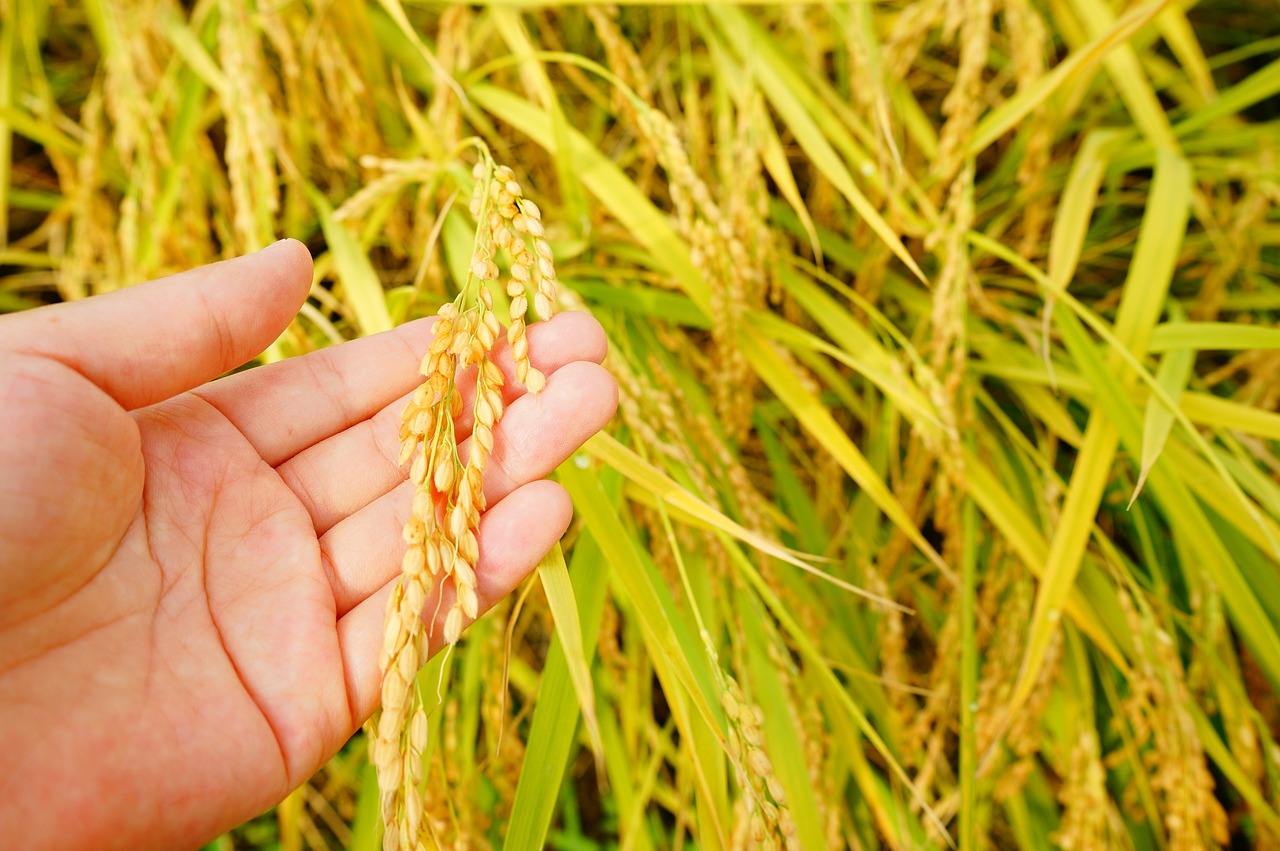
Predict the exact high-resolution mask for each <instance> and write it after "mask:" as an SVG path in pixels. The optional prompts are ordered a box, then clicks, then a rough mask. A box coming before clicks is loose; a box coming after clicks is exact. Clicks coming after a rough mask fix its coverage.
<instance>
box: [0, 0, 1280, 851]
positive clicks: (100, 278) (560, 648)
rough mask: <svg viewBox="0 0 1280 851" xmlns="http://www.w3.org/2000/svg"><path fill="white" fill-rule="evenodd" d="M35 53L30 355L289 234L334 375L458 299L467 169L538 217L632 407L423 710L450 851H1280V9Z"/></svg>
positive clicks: (355, 768)
mask: <svg viewBox="0 0 1280 851" xmlns="http://www.w3.org/2000/svg"><path fill="white" fill-rule="evenodd" d="M0 10H2V11H3V15H4V24H3V27H2V28H0V310H18V309H24V308H27V307H31V306H34V305H36V304H39V303H45V302H48V301H54V300H59V299H75V298H80V297H83V296H85V295H88V294H92V293H95V292H100V291H104V290H110V289H113V288H116V287H119V286H123V285H128V284H130V283H134V282H137V281H141V280H145V279H148V278H151V277H155V276H158V275H162V274H165V273H168V272H171V271H175V270H178V269H182V268H186V267H190V266H193V265H196V264H199V263H204V262H208V261H210V260H213V259H216V258H219V257H223V256H230V255H234V254H238V253H241V252H243V251H247V250H251V249H254V248H257V247H259V246H260V245H261V244H263V243H264V242H265V241H267V240H269V239H270V238H272V237H274V236H292V237H297V238H300V239H303V240H304V241H306V242H307V243H308V244H309V245H310V246H311V248H312V249H313V252H314V253H315V254H316V257H317V264H316V285H315V287H314V288H313V291H312V294H311V297H310V299H309V301H308V304H307V306H306V308H304V310H303V312H302V313H301V314H300V316H299V318H298V319H297V320H296V321H295V323H294V325H293V326H292V327H291V328H290V330H289V332H288V333H286V334H285V335H284V336H283V337H282V338H281V339H280V340H279V341H277V343H276V344H275V346H273V347H272V349H271V350H269V352H268V353H267V354H266V355H265V357H266V358H278V357H288V356H294V355H299V354H303V353H305V352H307V351H311V350H314V349H316V348H319V347H322V346H325V345H330V344H332V343H333V342H335V341H339V340H342V339H347V338H351V337H355V336H359V335H361V334H365V333H373V332H376V331H378V330H381V329H384V328H386V327H389V326H390V324H391V323H392V322H393V318H394V320H399V319H401V318H408V317H415V316H420V315H425V314H428V313H430V312H432V311H433V310H434V309H435V308H436V307H437V306H438V305H439V304H440V303H441V302H442V301H444V300H447V299H450V298H451V297H452V293H453V291H454V290H455V288H456V282H457V281H458V279H459V275H462V276H464V277H465V274H466V271H465V270H466V264H467V262H468V261H467V257H468V252H469V234H470V232H471V223H470V222H469V220H468V217H467V215H466V214H465V213H464V212H463V211H462V209H461V207H462V206H465V205H458V204H456V201H455V199H456V198H457V197H459V196H460V197H463V198H465V197H467V196H468V194H469V192H470V185H469V180H470V178H469V177H468V174H469V165H468V163H467V162H466V161H465V155H464V153H463V152H464V150H465V148H464V146H463V144H462V142H463V140H464V139H465V138H466V137H468V136H471V135H479V136H481V137H483V138H484V139H485V141H486V142H487V143H488V145H489V146H490V147H491V148H492V150H493V151H494V152H495V155H496V156H497V158H498V159H499V160H501V161H503V162H507V163H509V164H511V165H512V166H513V167H515V168H516V169H517V171H518V172H519V173H520V175H519V177H520V181H521V183H522V185H523V186H525V187H526V189H528V190H529V192H530V195H531V196H532V197H534V198H536V200H537V203H538V204H539V205H541V207H542V210H543V211H544V219H545V221H546V222H547V223H548V238H549V239H550V240H551V242H552V245H553V248H554V250H555V253H556V257H557V267H558V268H559V269H560V274H561V279H562V280H561V283H562V284H563V287H564V289H565V290H566V293H567V294H566V296H565V298H566V301H567V302H568V304H567V305H566V306H567V307H569V308H572V309H580V310H589V311H591V312H592V313H593V314H594V315H596V316H597V317H598V318H599V320H600V321H601V323H602V324H603V325H604V326H605V328H606V331H607V333H608V335H609V338H610V343H611V354H610V359H609V362H608V364H607V365H608V366H609V367H610V368H611V369H612V370H613V371H614V373H615V374H616V375H617V376H618V378H619V382H620V384H621V387H622V407H621V413H620V416H619V418H618V420H617V421H616V423H615V424H614V425H613V426H611V428H610V430H609V432H608V434H607V435H604V436H601V437H599V438H596V439H595V440H593V441H591V442H590V443H589V444H588V445H587V446H586V447H585V448H584V450H583V451H582V452H581V453H580V454H579V455H578V456H577V457H575V458H574V459H572V460H571V461H570V463H569V464H567V465H566V466H565V468H564V469H562V470H561V471H559V472H558V473H557V476H558V478H559V480H560V481H561V482H562V483H563V484H564V485H565V486H566V488H568V490H569V491H570V493H571V494H572V496H573V497H574V500H575V503H576V505H577V510H578V513H577V519H576V521H575V523H574V525H573V527H572V528H571V530H570V533H569V535H568V536H567V537H566V539H565V541H564V542H563V545H564V554H565V557H567V562H568V570H567V572H566V570H565V561H564V558H560V557H558V556H555V557H552V558H550V559H549V560H548V561H547V562H545V563H544V566H543V569H542V570H541V571H540V573H541V574H542V577H543V582H544V583H546V587H547V589H548V590H549V591H551V592H552V593H551V600H550V602H549V603H548V601H547V600H546V598H545V596H544V595H543V593H542V592H541V590H540V588H538V587H536V586H533V587H530V588H528V589H526V591H527V594H526V596H525V597H524V599H525V602H524V604H523V605H520V606H517V605H515V604H514V603H513V602H511V601H508V602H507V603H505V604H503V605H502V606H499V607H498V609H497V610H496V611H495V612H494V613H493V614H491V615H489V616H488V617H486V618H484V619H482V620H481V621H480V622H479V623H477V624H476V625H475V626H474V627H473V628H472V629H471V630H470V631H469V633H468V635H467V636H466V638H465V639H464V640H463V642H462V643H461V644H460V645H459V647H458V648H457V650H456V651H455V652H454V654H453V655H452V656H450V657H449V658H448V659H447V660H445V659H437V660H436V661H435V662H433V663H432V665H431V666H429V667H428V668H427V669H426V671H425V672H424V673H423V674H422V675H421V678H420V680H419V684H420V687H422V688H424V689H425V690H426V693H429V694H434V693H435V689H436V688H437V686H439V688H440V705H438V706H437V707H436V709H435V710H434V712H433V714H432V716H431V733H430V747H429V752H428V753H427V754H426V755H425V756H424V759H425V760H426V761H427V767H426V772H425V773H426V776H427V777H428V781H427V782H428V784H430V787H431V788H432V789H434V790H437V793H438V794H437V795H436V806H435V807H434V809H433V811H432V812H431V813H429V818H430V819H431V820H432V824H433V827H434V829H435V831H436V835H437V837H438V839H439V841H440V843H441V844H442V845H444V846H448V847H455V846H456V847H462V846H467V847H475V846H493V847H498V846H502V847H507V848H511V849H534V848H542V847H556V848H575V849H576V848H601V847H619V848H629V849H649V848H665V847H678V846H681V845H684V844H686V843H689V844H693V845H695V846H696V847H699V848H706V849H716V848H738V847H744V846H754V845H756V844H766V845H772V846H774V847H778V846H781V847H805V848H821V847H845V846H849V847H863V848H873V847H880V846H882V845H883V846H888V847H899V848H908V847H922V846H928V847H946V846H948V845H954V846H958V847H960V848H965V849H969V848H978V847H1000V848H1004V847H1013V846H1020V847H1029V848H1030V847H1044V845H1045V844H1047V843H1055V844H1058V845H1061V846H1062V847H1071V848H1095V847H1107V848H1133V849H1147V848H1163V847H1171V848H1200V847H1219V846H1224V845H1226V844H1228V843H1233V844H1235V845H1237V846H1242V845H1247V844H1250V843H1252V844H1254V845H1256V846H1258V847H1267V846H1270V845H1274V844H1276V843H1280V815H1277V810H1278V809H1280V762H1278V761H1277V760H1278V757H1277V754H1278V753H1280V751H1278V750H1277V748H1276V745H1275V738H1276V737H1277V735H1280V700H1277V688H1278V687H1280V602H1278V601H1280V571H1278V566H1280V522H1278V519H1280V457H1278V455H1277V450H1278V449H1280V415H1278V414H1277V413H1276V409H1277V407H1278V405H1280V336H1278V332H1277V331H1276V330H1275V328H1274V327H1273V326H1274V325H1275V322H1276V317H1277V313H1278V312H1280V212H1278V210H1280V106H1278V105H1277V104H1280V100H1278V99H1277V96H1278V95H1280V58H1277V57H1280V29H1277V26H1278V24H1277V21H1280V14H1277V12H1278V11H1280V9H1278V8H1277V7H1276V6H1275V4H1274V3H1268V2H1259V3H1252V4H1246V3H1235V2H1227V0H1213V1H1212V2H1203V3H1199V4H1195V3H1173V2H1163V1H1162V0H1148V2H1132V3H1120V2H1109V1H1108V0H1053V2H1039V0H998V2H997V0H973V2H949V0H916V2H892V3H890V2H885V3H871V2H859V3H853V4H822V3H813V4H789V5H782V6H768V7H761V6H745V5H741V4H735V3H706V4H694V5H689V6H665V5H661V4H653V5H650V4H637V5H627V6H624V7H623V8H621V9H613V8H610V7H603V6H593V5H586V6H578V5H571V4H560V3H556V2H532V0H530V2H525V0H495V2H491V3H487V4H480V5H476V6H463V5H443V6H442V5H429V4H416V3H415V4H410V5H408V6H402V5H401V3H400V2H399V0H381V2H378V3H361V2H354V0H338V2H334V3H310V2H298V3H291V4H268V3H261V4H256V5H255V4H254V3H252V2H249V0H199V2H196V3H195V4H188V5H187V6H183V5H180V4H176V3H172V2H168V0H95V2H90V3H86V4H84V5H63V4H48V3H46V2H44V0H9V2H8V3H6V4H3V5H0ZM531 581H532V582H537V580H531ZM562 626H563V627H567V628H569V629H570V630H571V632H572V633H575V634H572V635H569V636H565V634H564V633H563V632H562V631H561V630H559V629H558V627H562ZM579 629H580V630H581V634H580V635H578V634H576V633H577V631H578V630H579ZM566 637H568V638H569V639H570V640H567V641H566V640H564V638H566ZM504 658H505V660H506V661H505V664H503V660H504ZM739 695H740V696H741V698H739ZM584 709H585V712H584ZM584 716H585V720H586V723H579V722H580V720H583V719H584ZM592 719H594V722H593V721H592ZM597 744H598V749H599V750H600V751H601V752H600V753H599V754H598V755H597V754H593V745H597ZM371 778H372V774H371V772H370V771H369V770H368V766H367V763H366V756H365V754H364V749H363V747H362V745H361V743H360V742H359V741H358V740H357V741H354V742H353V743H352V744H351V745H350V746H348V747H347V748H346V749H344V751H343V752H342V753H341V754H339V755H338V756H336V757H335V758H334V760H333V761H332V762H331V763H330V764H329V765H328V766H327V767H326V768H325V769H324V770H323V771H322V772H321V773H320V774H319V775H317V776H316V777H315V778H313V779H312V781H311V782H310V783H309V784H308V785H307V786H306V787H304V788H303V789H302V790H300V791H299V792H296V793H295V794H294V795H293V796H291V797H290V799H289V800H288V801H286V802H285V803H284V804H282V805H281V807H279V808H278V809H277V810H276V811H275V812H274V814H273V815H271V816H268V817H264V818H263V819H259V820H257V821H255V822H253V823H251V824H249V825H246V826H244V827H242V828H240V829H238V830H237V831H235V832H233V833H231V834H229V835H228V836H226V837H224V838H223V839H222V840H220V841H219V843H216V844H215V845H214V846H212V847H216V848H246V847H261V848H267V847H279V848H303V847H309V848H324V847H339V846H348V845H349V846H350V847H356V848H371V847H376V846H377V843H378V837H377V835H376V822H377V818H376V811H377V807H376V796H377V790H376V788H373V784H372V780H371Z"/></svg>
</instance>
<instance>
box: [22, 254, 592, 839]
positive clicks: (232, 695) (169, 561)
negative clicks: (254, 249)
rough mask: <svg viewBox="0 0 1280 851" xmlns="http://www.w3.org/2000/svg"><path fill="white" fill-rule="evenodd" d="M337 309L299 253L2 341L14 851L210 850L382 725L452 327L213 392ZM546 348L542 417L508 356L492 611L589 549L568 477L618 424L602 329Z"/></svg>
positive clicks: (538, 330)
mask: <svg viewBox="0 0 1280 851" xmlns="http://www.w3.org/2000/svg"><path fill="white" fill-rule="evenodd" d="M310 282H311V259H310V256H309V254H308V253H307V250H306V248H305V247H304V246H302V245H301V244H300V243H297V242H292V241H286V242H280V243H277V244H276V245H274V246H271V247H269V248H267V249H265V250H263V251H261V252H259V253H257V254H253V255H249V256H247V257H242V258H238V259H235V260H230V261H226V262H224V263H219V264H215V265H213V266H206V267H203V268H201V269H196V270H193V271H191V272H187V273H184V274H181V275H176V276H173V277H171V278H167V279H164V280H162V281H157V282H153V283H150V284H143V285H140V286H137V287H131V288H129V289H126V290H122V291H120V292H118V293H112V294H110V295H106V296H99V297H94V298H90V299H86V300H83V301H80V302H75V303H71V304H66V305H58V306H55V307H49V308H41V309H39V310H35V311H30V312H27V313H22V314H17V315H12V316H4V317H0V755H2V756H0V765H2V766H3V769H2V770H0V837H5V840H4V842H5V843H8V842H10V841H13V842H15V843H16V844H15V847H22V848H24V849H32V848H86V849H87V848H93V849H112V848H121V849H124V848H128V849H134V848H189V847H196V846H199V845H200V844H202V843H204V842H207V841H208V840H209V839H211V838H213V837H214V836H216V835H218V834H219V833H220V832H222V831H224V830H226V829H228V828H230V827H232V826H234V825H236V824H238V823H240V822H242V821H244V820H246V819H249V818H252V817H253V816H255V815H257V814H258V813H260V812H262V811H263V810H265V809H266V808H268V807H270V806H272V805H273V804H275V803H277V802H279V801H280V800H281V799H282V798H283V797H284V796H285V795H286V794H288V793H289V791H290V790H292V789H293V788H295V787H296V786H298V785H299V784H300V783H302V782H304V781H305V780H306V779H307V778H308V777H309V776H310V775H311V774H312V773H313V772H314V771H315V770H316V769H318V768H319V767H320V766H321V765H323V763H324V762H325V760H327V759H328V758H329V757H330V756H331V755H332V754H333V753H335V752H336V751H337V750H338V749H339V748H340V747H341V746H342V745H343V744H344V743H345V742H346V741H347V739H348V738H349V737H350V736H351V735H352V733H354V732H355V731H356V729H357V728H358V727H359V725H360V724H361V723H362V722H363V721H364V720H365V719H366V718H367V717H368V716H369V715H370V714H371V713H372V712H373V710H374V707H375V705H376V702H377V699H378V689H379V677H380V675H379V671H378V667H377V665H378V652H379V647H380V644H381V640H382V621H383V614H384V609H385V604H386V598H387V594H388V593H389V589H390V586H391V584H392V582H393V580H394V577H395V575H396V573H397V571H398V570H399V563H400V558H401V554H402V553H403V550H404V544H403V542H402V540H401V537H400V528H401V526H402V525H403V522H404V520H405V518H406V516H407V514H408V509H409V504H410V491H409V485H408V484H407V482H406V481H405V479H406V473H405V468H402V467H399V466H397V464H396V463H395V462H396V457H395V456H396V452H397V442H396V438H397V429H398V426H399V415H400V411H401V409H402V408H403V406H404V402H405V400H406V397H407V395H408V394H409V393H411V392H412V390H413V388H414V387H415V386H416V385H417V383H418V380H419V379H418V377H417V367H418V360H419V357H420V355H421V353H423V352H424V351H425V350H426V347H427V344H428V343H429V341H430V339H431V337H430V334H431V332H430V325H431V321H430V320H423V321H419V322H414V323H409V324H407V325H404V326H402V327H400V328H398V329H396V330H394V331H390V332H387V333H385V334H381V335H376V336H372V337H368V338H365V339H362V340H358V341H355V342H351V343H346V344H343V345H341V346H336V347H333V348H329V349H325V350H322V351H319V352H315V353H312V354H309V355H306V356H304V357H301V358H294V359H290V360H286V361H282V362H279V363H276V364H271V365H269V366H265V367H259V368H255V369H251V370H246V371H242V372H239V373H236V374H234V375H231V376H229V377H226V378H221V379H217V380H214V379H215V378H216V377H217V376H219V375H221V374H223V373H225V372H226V371H228V370H230V369H233V368H235V367H236V366H238V365H240V364H242V363H244V362H246V361H248V360H250V359H251V358H253V357H254V356H255V355H257V354H258V353H259V352H261V351H262V350H264V349H265V348H266V347H267V346H268V345H269V344H270V343H271V342H272V340H274V339H275V338H276V337H277V335H279V334H280V332H281V331H283V330H284V328H285V327H286V325H287V324H288V322H289V321H290V320H291V319H292V317H293V316H294V315H295V313H296V311H297V309H298V307H299V306H300V305H301V304H302V302H303V300H304V298H305V297H306V294H307V291H308V287H309V285H310ZM529 336H530V352H531V354H532V357H533V361H534V365H535V366H538V367H539V368H540V369H542V370H543V371H544V372H546V373H547V376H548V381H547V387H546V389H545V390H544V391H543V392H542V393H541V394H539V395H538V396H536V397H533V396H528V395H525V394H524V393H523V391H522V390H521V388H520V387H519V386H518V385H517V384H516V382H515V381H514V368H513V366H512V364H511V359H510V357H509V356H506V355H505V353H504V356H503V357H502V358H501V361H500V362H501V363H503V364H504V369H505V371H506V372H507V375H508V382H507V388H506V394H505V395H506V401H507V404H508V410H507V412H506V415H505V416H504V418H503V420H502V422H501V424H500V426H499V428H498V430H497V433H496V441H495V450H494V455H493V458H492V460H491V461H490V462H489V467H488V469H487V470H486V474H485V490H486V494H487V496H488V502H489V507H488V510H487V511H486V512H485V514H484V516H483V518H482V521H481V532H480V553H481V556H480V564H479V569H478V570H477V574H478V580H479V592H480V602H481V607H482V609H483V608H487V607H489V606H491V605H492V604H493V603H494V602H496V601H497V600H499V599H500V598H502V597H503V596H504V595H505V594H507V593H508V592H510V591H511V590H512V589H513V588H515V587H516V585H518V584H519V582H520V581H521V580H522V579H523V578H524V577H525V576H526V575H527V574H528V573H529V572H530V570H532V568H533V567H534V565H536V563H537V562H538V560H539V558H540V557H541V556H542V554H543V553H544V552H545V551H546V550H548V549H549V548H550V547H551V546H552V544H554V543H555V541H556V540H557V539H558V538H559V537H560V535H561V534H562V533H563V532H564V531H565V529H566V527H567V526H568V523H569V520H570V515H571V511H572V509H571V506H570V503H569V498H568V495H567V494H566V493H565V492H564V490H563V489H562V488H560V486H559V485H557V484H554V483H553V482H550V481H546V480H544V477H545V476H546V475H547V474H548V473H550V472H551V471H552V470H553V469H554V468H555V467H556V466H557V465H559V464H560V463H561V462H563V461H564V460H565V459H567V458H568V457H569V456H570V455H571V454H572V453H573V452H574V451H575V450H576V449H577V448H578V446H579V445H580V444H581V443H582V442H583V441H585V440H586V439H587V438H588V437H590V436H591V435H592V434H593V433H595V432H596V431H597V430H599V429H600V428H602V427H603V426H604V424H605V423H606V422H607V421H608V420H609V418H610V417H611V416H612V415H613V412H614V409H615V407H616V405H617V385H616V384H615V382H614V381H613V379H612V377H611V376H610V375H609V374H608V372H606V371H605V370H604V369H603V368H602V367H601V366H600V365H599V364H600V362H601V360H602V359H603V357H604V354H605V339H604V334H603V332H602V330H601V329H600V326H599V325H598V324H597V323H596V322H595V320H593V319H591V318H590V317H588V316H586V315H584V314H564V315H561V316H558V317H556V318H555V319H554V320H552V321H551V322H548V323H540V324H538V325H535V326H533V327H532V328H531V329H530V331H529ZM469 432H470V423H469V421H468V420H467V419H466V418H465V416H464V417H463V418H460V420H459V423H458V436H459V439H460V440H462V438H464V437H465V436H466V435H467V434H469ZM464 446H465V444H464ZM443 593H445V594H446V595H451V592H450V591H448V590H445V591H444V592H443ZM448 599H449V597H447V598H446V601H447V600H448ZM447 608H448V607H447V605H446V606H444V607H441V611H443V610H445V609H447ZM436 609H437V607H436V606H435V601H434V600H431V601H429V602H428V606H427V613H428V617H430V615H431V614H432V613H433V612H435V611H436ZM434 633H435V635H436V636H437V645H436V649H439V647H438V636H439V634H440V629H439V626H438V625H437V627H436V628H435V630H434ZM495 664H497V660H495Z"/></svg>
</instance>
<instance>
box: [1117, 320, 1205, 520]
mask: <svg viewBox="0 0 1280 851" xmlns="http://www.w3.org/2000/svg"><path fill="white" fill-rule="evenodd" d="M1170 304H1171V310H1172V311H1173V312H1174V313H1175V315H1176V316H1177V318H1181V314H1182V309H1181V308H1179V307H1177V306H1176V305H1177V302H1171V303H1170ZM1195 361H1196V353H1195V351H1194V350H1192V349H1174V350H1173V351H1170V352H1169V353H1168V354H1166V355H1165V356H1164V357H1163V358H1162V359H1161V360H1160V368H1159V369H1157V370H1156V383H1158V384H1159V385H1160V386H1161V387H1162V388H1163V389H1164V392H1165V393H1166V394H1168V396H1169V398H1170V399H1172V400H1174V401H1175V402H1177V401H1178V398H1179V397H1180V396H1181V395H1182V391H1183V389H1184V388H1185V387H1186V386H1187V381H1188V380H1189V379H1190V378H1191V368H1192V367H1193V366H1194V365H1195ZM1173 421H1174V412H1173V411H1172V410H1170V409H1169V408H1166V407H1165V406H1164V403H1163V402H1162V400H1161V399H1160V398H1159V397H1157V396H1152V397H1151V398H1150V399H1148V400H1147V411H1146V415H1145V417H1144V421H1143V424H1142V463H1141V466H1140V467H1139V470H1138V481H1137V483H1136V484H1135V485H1134V487H1133V496H1131V497H1129V505H1130V506H1131V507H1132V505H1133V501H1134V500H1135V499H1137V498H1138V494H1139V493H1141V492H1142V485H1143V484H1144V483H1145V482H1146V481H1147V474H1148V473H1150V472H1151V467H1152V465H1154V464H1155V463H1156V459H1157V458H1159V457H1160V452H1161V450H1163V449H1164V444H1165V441H1167V440H1168V439H1169V432H1170V431H1172V430H1173Z"/></svg>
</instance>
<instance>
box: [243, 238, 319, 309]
mask: <svg viewBox="0 0 1280 851" xmlns="http://www.w3.org/2000/svg"><path fill="white" fill-rule="evenodd" d="M256 254H257V256H258V257H261V258H263V259H264V260H266V261H267V262H268V263H269V264H270V265H269V269H270V271H271V272H272V273H273V276H272V277H273V280H272V283H273V284H274V285H276V286H277V287H278V288H279V289H280V290H281V291H282V292H284V293H287V294H289V295H290V296H291V299H290V300H291V301H292V302H293V303H295V304H296V305H299V306H300V305H301V304H302V302H303V301H304V300H305V299H306V297H307V293H308V292H310V291H311V280H312V275H313V274H314V268H315V266H314V263H313V261H312V259H311V251H310V250H309V249H308V248H307V246H306V245H304V244H303V243H302V242H300V241H298V240H296V239H292V238H286V239H282V240H280V241H279V242H275V243H272V244H271V245H268V246H267V247H266V248H264V249H262V250H261V251H259V252H257V253H256ZM295 309H296V308H295Z"/></svg>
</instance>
